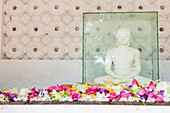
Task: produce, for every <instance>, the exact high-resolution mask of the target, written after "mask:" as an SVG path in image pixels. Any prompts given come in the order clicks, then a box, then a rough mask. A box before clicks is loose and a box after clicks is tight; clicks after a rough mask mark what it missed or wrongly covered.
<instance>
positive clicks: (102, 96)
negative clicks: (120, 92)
mask: <svg viewBox="0 0 170 113" xmlns="http://www.w3.org/2000/svg"><path fill="white" fill-rule="evenodd" d="M96 94H97V95H96V97H95V98H94V100H95V101H109V99H108V98H107V97H108V96H109V94H108V95H106V96H105V93H104V92H103V93H102V94H100V93H99V92H97V93H96Z"/></svg>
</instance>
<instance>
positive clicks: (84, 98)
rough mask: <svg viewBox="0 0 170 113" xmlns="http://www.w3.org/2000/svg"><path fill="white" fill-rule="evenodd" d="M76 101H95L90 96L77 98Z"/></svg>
mask: <svg viewBox="0 0 170 113" xmlns="http://www.w3.org/2000/svg"><path fill="white" fill-rule="evenodd" d="M78 101H95V100H94V99H93V98H92V97H91V96H90V95H87V96H85V97H82V98H79V99H78Z"/></svg>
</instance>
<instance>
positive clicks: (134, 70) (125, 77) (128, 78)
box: [94, 28, 152, 85]
mask: <svg viewBox="0 0 170 113" xmlns="http://www.w3.org/2000/svg"><path fill="white" fill-rule="evenodd" d="M115 37H116V42H117V47H116V48H112V49H110V50H108V51H107V52H106V57H105V72H106V74H107V75H106V76H102V77H98V78H96V79H95V80H94V82H95V83H100V84H104V83H105V81H111V82H112V83H115V82H117V81H119V80H121V79H122V80H121V82H120V84H123V85H126V84H130V83H131V82H132V80H133V79H136V80H137V81H139V82H140V83H141V84H148V83H149V82H150V81H152V80H151V79H149V78H145V77H141V76H139V74H140V72H141V58H140V52H139V50H137V49H135V48H132V47H129V45H130V39H131V31H130V30H129V29H127V28H119V29H118V31H117V33H116V36H115ZM112 65H113V70H112Z"/></svg>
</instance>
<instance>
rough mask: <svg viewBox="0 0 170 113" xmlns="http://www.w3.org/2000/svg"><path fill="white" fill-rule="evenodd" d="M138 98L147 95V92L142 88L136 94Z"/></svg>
mask: <svg viewBox="0 0 170 113" xmlns="http://www.w3.org/2000/svg"><path fill="white" fill-rule="evenodd" d="M137 94H138V95H139V96H142V95H144V94H146V95H147V94H148V92H147V91H146V90H145V89H144V88H142V89H141V90H140V91H139V92H138V93H137Z"/></svg>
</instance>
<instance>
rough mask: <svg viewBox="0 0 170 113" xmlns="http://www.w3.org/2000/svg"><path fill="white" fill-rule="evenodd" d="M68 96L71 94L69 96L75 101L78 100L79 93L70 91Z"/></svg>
mask: <svg viewBox="0 0 170 113" xmlns="http://www.w3.org/2000/svg"><path fill="white" fill-rule="evenodd" d="M69 96H71V98H72V100H73V101H76V100H78V99H79V98H81V94H79V93H72V94H71V95H69Z"/></svg>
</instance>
